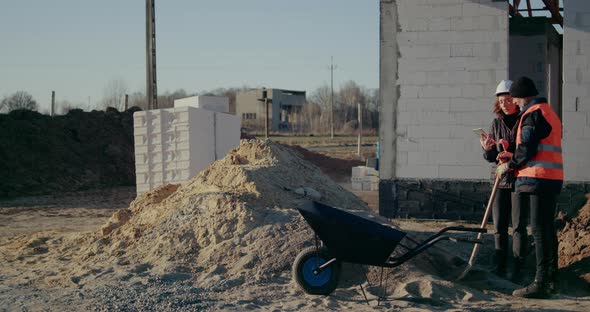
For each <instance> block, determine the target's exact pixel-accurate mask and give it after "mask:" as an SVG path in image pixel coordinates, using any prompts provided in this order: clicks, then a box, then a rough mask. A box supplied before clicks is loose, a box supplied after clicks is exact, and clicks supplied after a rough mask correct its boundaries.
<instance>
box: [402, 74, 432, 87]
mask: <svg viewBox="0 0 590 312" xmlns="http://www.w3.org/2000/svg"><path fill="white" fill-rule="evenodd" d="M398 83H399V84H400V85H424V84H426V72H420V71H416V72H409V73H404V75H402V76H400V77H399V79H398Z"/></svg>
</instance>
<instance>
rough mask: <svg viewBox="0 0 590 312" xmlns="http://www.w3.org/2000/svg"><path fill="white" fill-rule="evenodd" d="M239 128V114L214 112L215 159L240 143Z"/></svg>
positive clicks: (223, 155)
mask: <svg viewBox="0 0 590 312" xmlns="http://www.w3.org/2000/svg"><path fill="white" fill-rule="evenodd" d="M240 128H241V119H240V117H239V116H235V115H230V114H225V113H215V160H217V159H221V158H223V157H225V155H227V153H228V152H229V151H230V150H231V149H233V148H235V147H237V146H238V145H240Z"/></svg>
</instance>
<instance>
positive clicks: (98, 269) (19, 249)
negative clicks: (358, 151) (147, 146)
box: [0, 142, 590, 311]
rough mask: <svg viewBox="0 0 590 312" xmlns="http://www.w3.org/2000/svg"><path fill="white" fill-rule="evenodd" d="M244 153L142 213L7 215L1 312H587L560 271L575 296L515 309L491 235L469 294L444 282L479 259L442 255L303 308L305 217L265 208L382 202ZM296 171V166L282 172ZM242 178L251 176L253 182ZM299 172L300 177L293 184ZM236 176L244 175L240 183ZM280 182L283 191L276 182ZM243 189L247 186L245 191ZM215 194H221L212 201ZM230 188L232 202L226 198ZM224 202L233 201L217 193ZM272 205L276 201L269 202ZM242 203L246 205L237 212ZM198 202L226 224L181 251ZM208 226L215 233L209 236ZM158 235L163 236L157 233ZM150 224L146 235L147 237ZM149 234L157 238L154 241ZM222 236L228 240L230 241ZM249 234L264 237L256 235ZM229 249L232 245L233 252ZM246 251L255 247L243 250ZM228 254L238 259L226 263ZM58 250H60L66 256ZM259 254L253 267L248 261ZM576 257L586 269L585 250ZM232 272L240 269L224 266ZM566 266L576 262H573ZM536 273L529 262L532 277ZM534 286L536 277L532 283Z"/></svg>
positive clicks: (146, 203)
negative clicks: (304, 187)
mask: <svg viewBox="0 0 590 312" xmlns="http://www.w3.org/2000/svg"><path fill="white" fill-rule="evenodd" d="M243 144H244V146H243V147H242V148H241V149H240V150H238V151H237V152H235V153H233V154H230V155H228V157H226V159H224V160H220V161H218V162H216V163H215V164H213V165H212V166H211V167H210V168H209V169H207V170H208V172H205V173H202V174H200V175H199V176H198V177H196V178H195V179H193V180H192V182H191V183H190V184H186V185H183V186H181V187H180V188H178V187H177V186H170V187H165V188H162V189H161V190H156V191H154V192H150V193H149V194H147V197H146V196H142V197H140V198H137V199H136V194H135V190H134V188H133V187H116V188H110V189H102V190H94V191H83V192H70V193H62V194H56V195H48V196H32V197H21V198H16V199H12V200H5V201H1V202H0V257H1V258H2V261H0V262H1V263H2V264H0V310H2V309H6V310H36V311H44V310H63V311H73V310H76V311H79V310H90V311H110V310H127V311H135V310H138V311H140V310H161V311H193V310H212V311H213V310H224V311H244V310H257V311H258V310H261V311H301V310H314V311H315V310H319V311H321V310H354V311H365V310H366V311H370V310H383V311H390V310H402V309H403V310H406V309H407V310H412V311H432V310H448V311H464V310H474V311H483V310H485V311H488V310H491V311H512V310H519V311H588V310H590V289H588V284H587V282H586V281H585V280H584V279H583V274H581V273H580V272H581V271H584V270H586V271H585V272H587V269H584V268H581V269H580V268H576V270H577V271H576V272H570V271H567V270H566V271H564V273H565V275H564V276H563V279H564V281H566V283H563V284H562V285H561V289H560V293H559V294H557V295H555V296H553V298H552V299H549V300H531V299H522V298H517V297H513V296H511V295H510V294H511V292H512V290H514V289H515V288H516V287H518V286H517V285H515V284H513V283H511V282H509V281H507V280H505V279H502V278H499V277H497V276H495V275H494V274H492V273H491V268H492V266H493V265H492V254H493V250H492V246H493V243H492V242H493V240H492V236H491V235H486V237H485V242H486V244H485V245H484V247H483V248H482V251H481V252H480V255H479V257H478V264H477V266H476V268H475V269H474V270H473V272H472V273H471V274H470V275H468V278H466V279H465V280H463V281H456V280H453V279H452V278H449V276H450V275H449V271H456V270H457V269H459V268H463V267H464V266H463V264H462V263H455V262H456V260H457V259H465V260H466V259H467V258H468V257H469V254H470V252H471V247H472V245H469V244H458V243H452V242H444V243H442V244H440V245H437V248H434V249H433V250H432V251H431V252H428V253H426V254H424V255H423V256H420V257H416V258H415V259H413V260H412V261H410V262H409V263H408V264H407V265H403V266H401V267H399V268H396V269H385V270H384V271H383V276H385V278H384V283H383V285H384V286H383V287H378V286H376V285H377V283H378V282H379V276H380V273H381V272H380V269H379V268H375V267H373V268H372V269H367V267H366V266H360V265H346V266H345V267H344V268H345V272H348V273H347V274H345V275H344V276H343V278H342V279H341V283H340V285H339V288H338V289H337V290H336V291H335V292H334V293H333V294H332V295H330V296H327V297H325V296H310V295H306V294H305V293H303V292H302V291H301V289H299V288H298V287H297V285H296V284H295V283H294V282H293V281H292V279H291V274H290V268H289V266H290V262H291V261H292V260H293V259H292V258H294V254H292V252H293V250H283V247H284V246H291V247H292V246H296V248H295V249H294V250H295V252H296V251H297V250H300V249H299V248H301V247H302V246H303V244H305V243H310V242H311V241H312V237H313V236H312V235H311V232H310V231H309V229H308V227H307V225H306V224H305V223H304V222H303V223H302V222H301V221H297V220H299V219H298V218H297V217H296V214H293V213H292V212H288V211H286V210H284V209H279V208H272V207H269V206H268V203H270V202H276V203H279V204H277V205H278V206H277V207H284V206H286V205H291V204H292V203H295V202H296V201H292V199H285V197H290V196H292V195H290V194H291V193H290V192H288V191H280V190H281V189H280V188H278V189H277V188H275V187H276V186H277V185H276V184H278V185H279V186H280V185H284V186H289V187H290V186H292V185H299V184H301V183H303V182H297V181H298V180H297V179H301V178H305V179H308V180H307V181H309V183H312V184H313V183H315V185H310V186H312V187H314V188H316V189H317V190H318V191H320V193H322V194H326V195H327V196H326V197H327V200H329V201H330V202H331V204H333V205H338V206H340V205H343V206H348V207H345V208H350V207H359V209H360V208H362V206H364V207H367V206H368V208H370V209H372V210H374V209H376V207H377V206H376V204H377V201H376V199H377V198H378V196H377V192H357V193H356V195H357V197H356V199H355V198H353V197H350V195H348V194H350V193H348V192H347V191H346V190H350V186H349V183H348V182H347V181H346V176H345V175H343V171H344V169H343V168H342V167H348V168H349V166H351V165H355V164H356V163H354V162H352V163H351V161H352V160H354V159H345V160H344V161H341V162H338V161H336V163H337V164H339V165H335V166H328V168H327V169H329V170H327V172H324V174H326V173H329V174H328V175H329V176H330V177H332V181H337V183H334V182H330V181H329V180H325V178H323V177H322V176H321V174H320V173H318V172H316V170H317V167H316V169H314V167H310V166H309V165H308V164H307V163H306V162H302V161H301V160H297V159H295V158H292V157H295V156H293V155H294V154H293V152H292V151H291V150H288V149H285V148H283V147H280V146H276V145H272V144H270V145H269V146H267V144H262V145H260V146H258V145H257V144H258V143H247V144H246V143H244V142H243ZM268 150H270V151H271V152H272V153H271V154H272V155H275V156H276V157H275V156H273V157H274V158H276V159H275V160H273V161H271V162H268V161H267V156H264V155H266V154H265V153H269V152H268ZM299 153H300V154H299V155H300V156H302V158H303V159H306V158H307V160H312V163H316V165H317V166H318V167H319V168H320V169H324V168H322V164H323V163H324V164H325V163H326V162H328V161H329V159H324V158H322V157H321V156H319V155H317V154H318V153H310V154H307V155H305V153H302V152H301V151H299ZM261 155H262V156H261ZM324 156H325V155H324ZM274 158H273V159H274ZM285 160H290V161H289V162H287V161H285ZM258 161H262V163H259V162H258ZM293 161H294V162H296V163H297V164H296V165H294V166H292V167H289V166H290V165H285V164H287V163H291V162H293ZM333 163H334V162H332V163H331V164H333ZM255 164H257V165H255ZM244 166H245V167H244ZM283 166H284V168H283ZM339 166H340V168H339ZM238 167H240V168H241V167H244V168H246V171H241V170H243V169H239V168H238ZM228 168H229V169H228ZM247 168H250V169H247ZM230 169H231V170H230ZM238 169H239V170H238ZM275 169H277V170H279V169H280V170H279V171H278V172H280V173H283V174H284V175H282V174H281V175H277V172H275V171H273V170H275ZM235 170H238V171H235ZM266 170H269V171H268V172H267V171H266ZM293 170H296V171H293ZM346 170H349V169H346ZM234 171H235V172H234ZM297 171H301V172H302V173H305V174H303V175H302V176H301V177H297V176H296V174H295V172H297ZM232 172H234V173H235V174H236V175H235V176H233V175H232V174H234V173H232ZM240 172H241V173H240ZM243 174H245V175H244V176H243ZM226 176H227V177H228V178H226V179H225V180H224V181H221V180H219V179H224V178H225V177H226ZM277 176H280V177H281V178H279V179H278V180H275V178H274V177H277ZM242 177H244V178H245V179H246V180H244V181H238V182H236V181H237V180H241V179H242ZM314 177H315V178H314ZM250 179H251V180H250ZM266 179H271V180H266ZM216 181H220V182H216ZM248 181H252V182H248ZM268 181H273V182H272V183H268ZM302 181H303V180H302ZM314 181H318V182H317V183H316V182H314ZM254 182H256V183H255V184H251V183H254ZM275 182H277V183H275ZM212 183H213V184H212ZM216 183H219V184H218V186H216V187H213V186H214V184H216ZM287 183H291V184H290V185H288V184H287ZM226 184H227V186H226ZM229 186H231V188H227V187H229ZM212 187H213V188H212ZM242 187H244V188H245V190H248V192H247V193H244V195H239V196H238V197H233V196H234V195H228V194H232V193H235V192H238V193H239V189H240V188H242ZM252 187H255V189H251V188H252ZM219 188H221V190H224V191H223V192H224V193H218V192H219ZM265 190H266V192H265ZM273 190H274V193H272V191H273ZM228 192H229V193H228ZM238 193H235V194H238ZM255 193H256V194H260V195H259V196H262V197H260V198H258V199H256V198H255V197H252V198H251V197H250V196H251V195H247V194H255ZM269 193H271V194H272V198H266V199H265V198H264V197H265V196H268V194H269ZM347 193H348V194H347ZM223 194H226V195H223ZM227 196H230V197H227ZM232 198H233V199H232ZM248 198H250V199H248ZM293 198H296V197H293ZM358 198H360V199H362V201H361V200H359V199H358ZM244 199H246V202H241V200H244ZM228 200H229V201H228ZM236 200H237V201H236ZM269 200H272V201H269ZM195 201H197V203H200V204H199V205H205V206H209V207H219V208H218V209H225V210H220V213H221V211H224V212H223V214H222V215H220V214H219V213H217V214H215V213H214V214H211V215H209V217H207V215H206V214H207V212H199V213H200V214H199V215H198V216H197V215H195V217H196V219H194V220H199V221H198V222H199V223H200V224H202V226H204V227H206V228H207V229H208V230H207V231H206V232H204V233H208V234H207V235H206V236H201V235H200V234H198V233H194V234H193V235H194V239H196V240H195V241H194V242H192V243H189V244H188V245H186V244H187V242H183V241H182V240H181V241H176V239H178V238H182V237H184V236H186V235H188V234H189V233H188V232H186V231H185V230H183V229H179V226H180V227H181V228H182V227H184V225H185V223H184V221H182V219H183V218H189V217H190V213H191V211H192V210H183V211H180V210H182V209H179V208H180V207H190V205H191V203H195ZM363 201H364V203H363ZM160 202H161V203H160ZM281 203H282V204H281ZM290 203H291V204H290ZM367 203H368V205H367ZM244 204H245V205H246V206H248V205H254V206H252V207H250V208H248V209H254V210H257V209H260V208H255V207H261V208H263V207H267V209H269V211H268V212H263V214H262V215H258V214H257V213H255V214H251V215H249V216H248V215H242V213H244V212H246V213H248V212H247V211H248V209H246V210H243V207H241V205H244ZM210 205H213V206H210ZM128 207H129V208H128ZM589 207H590V206H589ZM246 208H247V207H246ZM271 208H272V209H271ZM289 208H292V207H289ZM216 209H217V208H216ZM277 209H278V210H277ZM362 209H367V208H362ZM231 211H236V213H237V214H236V215H235V216H233V217H232V216H231V215H226V214H227V213H228V212H231ZM122 212H125V213H122ZM187 213H188V215H187ZM208 218H211V220H212V221H211V222H214V223H215V224H216V225H215V226H213V224H209V223H208V222H209V221H207V220H209V219H208ZM219 218H221V219H219ZM232 218H236V220H251V221H248V222H250V223H248V222H246V223H243V224H242V225H240V224H233V225H232V224H229V223H227V222H228V221H229V220H233V219H232ZM290 218H295V219H290ZM150 220H152V221H150ZM187 220H188V219H187ZM223 220H225V221H223ZM252 220H253V221H252ZM273 220H274V221H273ZM289 220H291V221H289ZM293 220H294V221H293ZM154 221H157V222H158V223H150V222H154ZM222 221H223V222H222ZM392 221H393V222H394V224H396V226H398V227H399V228H400V229H402V230H403V231H405V232H407V233H408V235H410V236H412V237H413V238H415V239H418V240H421V239H424V238H425V237H427V236H428V235H430V234H432V233H434V232H436V230H438V229H440V228H443V227H446V226H452V225H465V226H477V225H475V224H468V223H463V222H455V221H436V220H392ZM174 222H180V223H174ZM192 222H195V221H192ZM239 222H242V221H239ZM251 222H254V223H251ZM584 222H585V221H584ZM230 223H231V222H230ZM142 224H144V225H146V226H147V227H145V226H144V227H143V228H142V227H140V225H142ZM150 224H154V225H155V224H159V228H158V227H153V226H152V225H150ZM224 224H227V225H228V226H231V227H233V228H231V227H230V228H226V227H225V226H224ZM248 224H250V225H248ZM252 224H254V225H256V226H257V227H255V228H252V229H251V230H248V228H250V227H251V226H253V225H252ZM244 226H245V227H246V228H244ZM578 227H579V225H578V223H576V222H570V223H568V225H567V226H566V229H571V230H572V231H573V230H576V233H582V232H581V231H580V230H579V229H578ZM197 228H198V227H197ZM488 229H489V230H491V227H488ZM248 231H249V232H248ZM240 232H243V233H245V234H244V235H243V236H241V237H242V238H241V239H240V240H241V243H240V244H238V245H235V246H233V245H227V244H228V243H230V244H232V243H231V241H233V240H235V238H232V237H233V236H232V235H234V234H233V233H240ZM252 233H254V234H252ZM256 233H257V234H256ZM273 233H274V234H273ZM582 234H583V233H582ZM582 234H579V235H582ZM228 235H229V236H228ZM291 235H292V237H290V236H291ZM224 236H227V237H229V239H228V240H224ZM133 237H135V238H133ZM208 237H209V238H208ZM585 237H588V235H586V236H585ZM129 238H131V239H132V241H129V240H128V239H129ZM133 239H135V240H133ZM302 240H303V241H307V242H302ZM579 240H580V239H578V241H579ZM134 244H135V245H134ZM169 244H170V245H169ZM194 244H196V245H194ZM242 244H246V245H244V246H245V247H244V248H243V249H242V248H241V247H240V246H242ZM155 245H158V246H162V247H158V249H155V250H156V251H157V252H156V253H160V251H161V252H162V253H161V254H153V251H149V250H147V249H149V248H151V247H152V246H155ZM191 246H197V247H195V248H197V249H199V253H198V254H193V253H192V251H191V249H192V248H193V247H191ZM231 246H233V247H231ZM60 248H61V249H60ZM169 248H170V249H169ZM233 249H236V250H242V251H240V252H238V253H237V254H234V253H228V252H229V251H232V250H233ZM573 249H575V248H573ZM59 250H63V254H60V252H59ZM273 251H274V253H273ZM146 252H147V253H146ZM269 252H270V253H269ZM252 253H254V254H258V256H257V257H254V258H252ZM175 254H177V255H175ZM178 255H181V256H183V257H185V258H184V259H189V263H184V264H183V265H180V264H178V263H180V262H178V261H179V260H178V259H176V258H179V257H181V256H178ZM15 256H16V257H15ZM576 256H578V257H580V252H579V248H578V249H576ZM584 257H586V258H587V256H584ZM142 259H144V260H142ZM145 259H148V260H145ZM190 259H192V260H190ZM228 259H236V260H235V261H234V262H229V263H228ZM244 259H246V260H247V261H244ZM571 259H573V260H572V261H574V262H575V261H577V260H576V259H575V258H574V257H571ZM135 260H137V261H139V262H134V261H135ZM218 264H219V265H218ZM533 265H534V257H533V256H532V255H531V256H530V257H529V267H531V268H532V267H533ZM359 272H361V273H362V272H365V273H366V275H365V274H361V273H359ZM244 274H245V275H244ZM531 274H532V272H529V276H531ZM359 285H362V288H361V287H360V286H359ZM363 292H365V293H366V296H367V298H368V302H367V301H366V300H365V297H364V295H363ZM382 294H387V296H386V298H385V299H383V300H379V301H378V300H377V298H378V296H379V295H382ZM378 303H379V306H377V304H378Z"/></svg>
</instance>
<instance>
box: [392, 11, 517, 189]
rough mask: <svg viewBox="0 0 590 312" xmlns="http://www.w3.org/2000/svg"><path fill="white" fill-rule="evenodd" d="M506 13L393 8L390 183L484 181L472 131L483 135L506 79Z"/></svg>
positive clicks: (486, 171)
mask: <svg viewBox="0 0 590 312" xmlns="http://www.w3.org/2000/svg"><path fill="white" fill-rule="evenodd" d="M507 12H508V9H507V3H506V2H496V1H491V0H489V1H487V0H485V1H473V0H422V1H415V0H403V1H397V14H398V24H399V27H398V30H397V47H398V51H399V57H398V77H399V78H398V80H397V85H398V87H399V99H398V101H397V127H396V128H397V130H396V133H397V146H396V149H397V152H396V158H397V160H396V170H395V171H396V177H398V178H441V179H453V178H460V179H484V178H487V177H489V169H488V166H487V164H486V163H485V162H483V161H482V160H481V147H480V146H479V142H478V139H477V137H476V136H475V135H474V134H473V132H472V129H473V128H479V127H483V128H488V127H489V125H490V123H491V121H492V119H493V117H494V116H493V114H492V113H491V103H492V102H493V93H494V90H495V87H496V85H497V83H498V81H500V80H502V79H506V78H507V77H508V60H507V59H508V13H507ZM382 26H383V25H382ZM386 144H387V142H385V145H386ZM384 165H386V166H387V165H389V164H388V163H387V162H386V163H385V164H384Z"/></svg>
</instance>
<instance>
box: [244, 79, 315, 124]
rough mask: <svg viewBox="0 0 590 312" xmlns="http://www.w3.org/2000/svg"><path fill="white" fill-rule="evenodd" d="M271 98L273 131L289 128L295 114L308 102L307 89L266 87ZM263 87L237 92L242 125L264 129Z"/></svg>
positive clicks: (270, 109)
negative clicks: (295, 89)
mask: <svg viewBox="0 0 590 312" xmlns="http://www.w3.org/2000/svg"><path fill="white" fill-rule="evenodd" d="M266 91H267V98H268V99H269V102H270V103H269V104H268V105H269V112H268V114H269V118H270V121H269V125H270V130H271V131H284V130H289V129H290V128H291V126H292V123H293V121H294V120H293V114H296V113H298V112H300V111H301V109H302V108H303V105H305V103H306V98H305V91H294V90H283V89H266ZM261 98H262V89H253V90H249V91H242V92H238V93H237V94H236V108H235V112H236V115H238V116H240V117H241V118H242V126H244V127H247V128H248V127H250V128H255V129H264V120H265V119H264V118H265V115H264V114H265V110H264V102H262V101H259V99H261Z"/></svg>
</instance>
